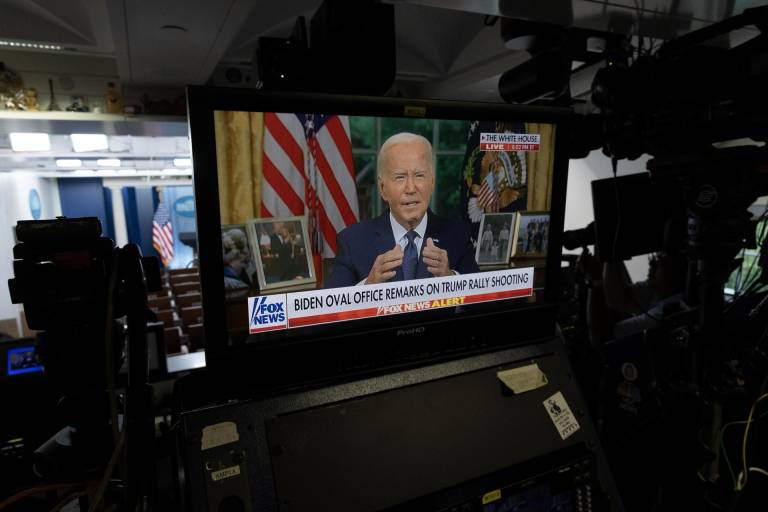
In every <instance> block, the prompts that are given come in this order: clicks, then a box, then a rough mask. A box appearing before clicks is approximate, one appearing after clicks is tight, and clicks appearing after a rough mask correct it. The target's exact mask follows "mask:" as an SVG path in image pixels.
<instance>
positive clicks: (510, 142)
mask: <svg viewBox="0 0 768 512" xmlns="http://www.w3.org/2000/svg"><path fill="white" fill-rule="evenodd" d="M540 145H541V135H540V134H538V133H493V132H490V133H489V132H482V133H481V134H480V151H538V150H539V146H540Z"/></svg>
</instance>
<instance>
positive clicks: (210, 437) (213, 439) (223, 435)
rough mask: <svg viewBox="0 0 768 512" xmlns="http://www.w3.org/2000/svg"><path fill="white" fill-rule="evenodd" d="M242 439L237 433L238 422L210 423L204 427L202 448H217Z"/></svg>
mask: <svg viewBox="0 0 768 512" xmlns="http://www.w3.org/2000/svg"><path fill="white" fill-rule="evenodd" d="M239 440H240V435H239V434H238V433H237V424H235V423H234V422H232V421H224V422H221V423H216V424H215V425H208V426H207V427H205V428H203V438H202V440H201V443H200V444H201V446H200V449H201V450H207V449H209V448H215V447H217V446H222V445H225V444H229V443H234V442H237V441H239Z"/></svg>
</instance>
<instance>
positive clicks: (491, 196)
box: [477, 172, 499, 212]
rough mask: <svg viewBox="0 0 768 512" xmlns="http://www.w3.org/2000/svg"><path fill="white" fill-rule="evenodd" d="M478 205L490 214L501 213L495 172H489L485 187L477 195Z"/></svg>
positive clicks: (484, 181)
mask: <svg viewBox="0 0 768 512" xmlns="http://www.w3.org/2000/svg"><path fill="white" fill-rule="evenodd" d="M477 204H478V206H480V207H481V208H483V209H485V210H487V211H489V212H497V211H499V195H498V193H497V192H496V182H495V180H494V178H493V172H489V173H488V174H487V175H486V176H485V179H484V180H483V185H482V186H481V187H480V191H479V192H478V193H477Z"/></svg>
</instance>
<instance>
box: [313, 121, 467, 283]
mask: <svg viewBox="0 0 768 512" xmlns="http://www.w3.org/2000/svg"><path fill="white" fill-rule="evenodd" d="M432 162H433V158H432V145H431V144H430V143H429V141H428V140H427V139H425V138H424V137H421V136H420V135H414V134H412V133H398V134H396V135H393V136H392V137H390V138H389V139H387V140H386V142H384V144H383V145H382V146H381V150H380V151H379V156H378V161H377V173H378V185H379V192H380V194H381V198H382V199H383V200H384V201H386V202H387V204H388V205H389V210H388V211H385V212H384V213H383V214H382V215H380V216H379V217H377V218H375V219H370V220H364V221H362V222H359V223H357V224H355V225H352V226H349V227H348V228H346V229H344V230H342V231H341V232H340V233H339V234H338V238H337V246H338V247H337V250H336V260H335V262H334V265H333V268H332V269H331V275H330V276H329V277H328V279H327V280H326V284H325V286H326V287H327V288H336V287H341V286H354V285H358V284H373V283H383V282H387V281H401V280H407V279H422V278H426V277H440V276H449V275H455V274H468V273H472V272H478V271H479V269H478V266H477V262H476V261H475V256H474V253H475V250H474V247H473V246H472V242H471V240H470V230H469V225H467V224H465V223H462V222H452V221H448V220H446V219H442V218H440V217H438V216H436V215H435V214H434V213H432V212H431V211H429V209H428V207H429V201H430V198H431V197H432V191H433V190H434V188H435V170H434V168H433V166H432Z"/></svg>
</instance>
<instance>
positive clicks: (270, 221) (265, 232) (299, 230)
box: [248, 217, 317, 291]
mask: <svg viewBox="0 0 768 512" xmlns="http://www.w3.org/2000/svg"><path fill="white" fill-rule="evenodd" d="M248 228H249V230H250V234H251V240H252V249H251V250H252V252H253V253H254V254H255V255H256V275H257V278H258V283H259V290H262V291H263V290H272V289H275V288H290V287H295V286H302V287H310V286H312V285H314V283H315V282H316V281H317V277H316V276H315V269H314V267H313V266H312V251H311V249H310V247H309V236H308V234H307V220H306V217H280V218H267V219H251V220H250V221H249V222H248Z"/></svg>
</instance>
